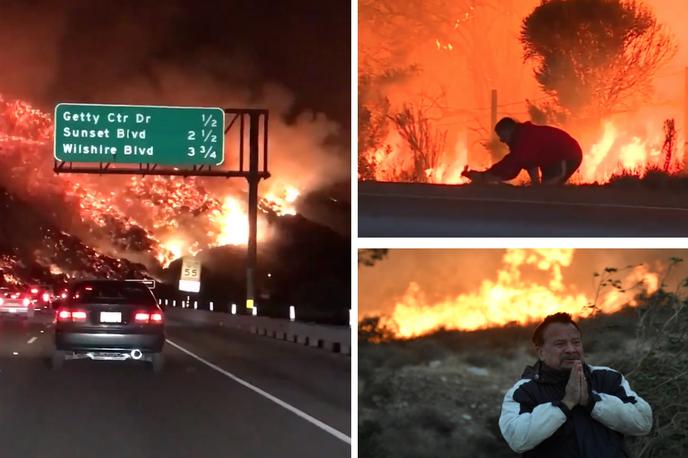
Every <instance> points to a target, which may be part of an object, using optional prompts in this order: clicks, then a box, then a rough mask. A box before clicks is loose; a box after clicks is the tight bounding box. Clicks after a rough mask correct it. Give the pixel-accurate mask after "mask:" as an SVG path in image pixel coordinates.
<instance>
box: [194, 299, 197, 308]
mask: <svg viewBox="0 0 688 458" xmlns="http://www.w3.org/2000/svg"><path fill="white" fill-rule="evenodd" d="M194 310H198V301H194Z"/></svg>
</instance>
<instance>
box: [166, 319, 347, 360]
mask: <svg viewBox="0 0 688 458" xmlns="http://www.w3.org/2000/svg"><path fill="white" fill-rule="evenodd" d="M165 315H167V316H168V317H170V318H172V319H177V320H183V321H187V322H190V323H196V324H207V325H217V326H226V327H230V328H234V329H239V330H242V331H246V332H250V333H252V334H256V335H259V336H265V337H272V338H274V339H279V340H286V341H287V342H293V343H296V344H300V345H307V346H309V347H315V348H321V349H323V350H327V351H331V352H334V353H342V354H345V355H350V354H351V328H349V327H348V326H328V325H322V324H313V323H301V322H298V321H289V320H281V319H278V318H268V317H262V316H246V315H232V314H229V313H220V312H209V311H207V310H193V309H172V308H167V309H166V310H165Z"/></svg>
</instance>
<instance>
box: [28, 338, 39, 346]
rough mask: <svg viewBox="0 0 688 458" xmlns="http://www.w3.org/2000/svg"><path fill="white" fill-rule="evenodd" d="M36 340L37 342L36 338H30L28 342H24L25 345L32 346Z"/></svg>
mask: <svg viewBox="0 0 688 458" xmlns="http://www.w3.org/2000/svg"><path fill="white" fill-rule="evenodd" d="M36 340H38V337H32V338H30V339H29V341H28V342H26V343H28V344H32V343H34V342H35V341H36Z"/></svg>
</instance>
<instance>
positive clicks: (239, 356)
mask: <svg viewBox="0 0 688 458" xmlns="http://www.w3.org/2000/svg"><path fill="white" fill-rule="evenodd" d="M33 289H36V287H32V286H28V285H27V286H22V287H19V286H17V287H14V288H5V289H4V290H3V292H2V294H3V304H2V306H1V307H2V311H3V314H2V315H1V316H0V380H2V381H3V386H4V387H5V389H3V390H2V391H1V392H0V405H2V406H3V408H2V409H1V412H2V413H0V423H1V424H2V425H3V429H4V431H5V434H7V437H13V438H14V439H13V440H12V441H9V442H6V443H5V444H4V446H3V455H5V454H6V455H5V456H48V455H50V456H92V455H91V454H90V453H87V452H86V451H87V450H91V451H94V450H97V455H98V456H99V457H110V456H112V457H115V456H117V457H121V456H127V457H153V456H242V457H266V456H294V457H296V456H298V457H303V456H306V457H314V458H315V457H322V456H332V457H348V456H350V453H351V451H350V443H351V438H350V436H351V433H350V424H351V416H350V401H351V396H350V390H351V389H350V357H349V356H347V355H343V354H340V353H333V352H327V351H323V350H322V349H318V348H314V347H311V346H306V345H299V344H298V343H294V342H288V341H279V340H275V339H269V338H267V337H265V336H257V335H254V334H250V333H248V332H246V331H242V330H237V329H233V328H231V327H230V326H227V325H224V323H220V322H219V321H218V323H217V324H214V323H212V322H210V321H209V320H208V319H207V318H206V319H205V321H204V322H202V323H201V322H199V321H198V320H196V319H191V318H185V315H183V314H180V313H178V311H176V310H175V311H173V310H170V308H167V307H165V306H164V305H159V304H158V300H157V298H156V297H155V289H153V290H151V289H149V288H148V287H147V286H145V285H144V284H143V283H142V282H136V281H118V280H87V281H76V282H72V283H70V284H69V285H67V287H66V294H62V291H63V288H62V287H56V288H54V289H53V288H48V287H44V289H43V290H41V291H35V292H32V291H33ZM38 289H40V288H38ZM44 294H47V295H48V296H49V301H48V306H47V307H46V308H43V307H42V306H41V304H42V303H43V295H44ZM34 296H35V298H33V297H34ZM63 296H64V297H63ZM9 310H15V311H9ZM186 313H194V312H193V311H188V312H186ZM206 313H207V312H206ZM223 315H227V314H226V313H225V314H223ZM225 319H227V317H225ZM163 362H164V366H163ZM163 368H164V370H163ZM10 435H11V436H10ZM55 450H59V451H60V452H59V453H58V454H57V455H56V454H55V453H54V451H55Z"/></svg>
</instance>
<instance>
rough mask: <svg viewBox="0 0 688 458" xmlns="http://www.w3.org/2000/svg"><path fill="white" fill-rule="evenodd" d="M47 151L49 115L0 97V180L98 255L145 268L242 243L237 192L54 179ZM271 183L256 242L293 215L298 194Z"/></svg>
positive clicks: (242, 198)
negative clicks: (273, 222)
mask: <svg viewBox="0 0 688 458" xmlns="http://www.w3.org/2000/svg"><path fill="white" fill-rule="evenodd" d="M52 148H53V120H52V118H51V116H50V115H48V114H46V113H43V112H41V111H40V110H37V109H35V108H33V107H32V106H31V105H30V104H28V103H26V102H24V101H21V100H4V99H2V98H1V97H0V164H2V167H0V180H1V181H2V183H3V184H4V185H5V186H6V187H7V188H8V190H9V191H11V192H12V193H15V194H16V195H19V196H23V197H25V198H26V199H28V200H30V201H31V202H33V203H35V204H36V205H38V207H39V208H41V209H42V210H43V211H45V212H46V214H47V215H49V216H50V218H51V219H52V221H53V223H54V224H56V225H57V226H58V227H63V228H65V230H66V231H67V232H69V233H72V234H75V235H77V236H79V237H80V238H81V239H83V240H84V241H85V242H86V243H88V244H89V245H91V246H95V247H98V249H99V251H102V252H104V253H107V254H109V255H112V256H114V257H116V258H120V257H124V256H127V257H129V258H133V259H136V260H137V261H140V262H143V263H145V264H146V265H149V266H151V265H156V264H159V265H161V266H163V267H165V266H167V265H168V264H169V263H170V262H171V261H172V260H174V259H177V258H179V257H181V256H183V255H188V254H190V255H195V254H197V253H198V252H200V251H201V250H204V249H207V248H212V247H215V246H221V245H245V244H246V243H247V240H248V218H247V204H246V201H247V198H246V191H245V190H243V189H242V188H241V187H232V186H224V187H221V188H220V187H217V186H214V185H213V184H212V183H209V182H207V181H204V180H202V179H199V178H195V177H190V178H180V177H163V176H129V177H123V176H85V175H68V174H66V175H55V174H54V172H53V152H52ZM271 183H274V184H270V182H268V184H263V185H262V186H261V189H262V188H267V192H266V193H265V194H264V195H263V196H262V197H261V198H260V200H259V210H260V212H259V222H258V239H259V241H265V240H267V239H269V238H270V220H271V219H272V218H277V217H280V216H284V215H295V214H296V208H295V204H296V201H297V199H298V198H299V195H300V191H299V189H298V188H296V187H295V186H292V185H287V184H284V183H283V182H280V181H275V180H273V181H272V182H271ZM243 184H244V183H241V185H243ZM219 189H221V190H219Z"/></svg>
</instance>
